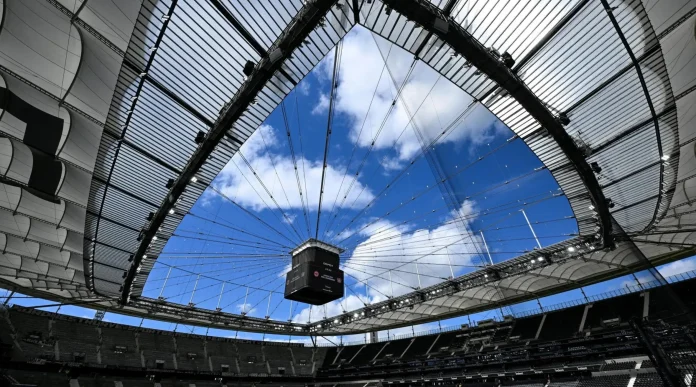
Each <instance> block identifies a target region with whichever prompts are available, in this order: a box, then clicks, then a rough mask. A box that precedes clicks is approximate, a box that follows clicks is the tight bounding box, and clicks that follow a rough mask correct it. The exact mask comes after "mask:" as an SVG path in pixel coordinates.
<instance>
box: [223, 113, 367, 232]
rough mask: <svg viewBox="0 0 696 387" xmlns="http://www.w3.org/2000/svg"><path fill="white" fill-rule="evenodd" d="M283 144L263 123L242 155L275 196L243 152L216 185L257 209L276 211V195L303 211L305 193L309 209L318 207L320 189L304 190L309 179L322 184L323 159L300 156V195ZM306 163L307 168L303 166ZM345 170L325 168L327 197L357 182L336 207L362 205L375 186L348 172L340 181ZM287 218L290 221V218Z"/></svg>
mask: <svg viewBox="0 0 696 387" xmlns="http://www.w3.org/2000/svg"><path fill="white" fill-rule="evenodd" d="M283 140H284V138H283ZM283 147H287V144H284V143H282V142H281V140H280V139H279V136H278V135H277V134H276V131H275V130H274V129H273V128H272V127H271V126H269V125H261V127H259V129H257V130H256V132H255V133H254V134H253V135H252V136H251V137H249V139H248V140H247V141H246V142H245V143H244V145H243V146H242V148H241V155H244V157H245V158H246V159H247V161H248V162H249V164H250V165H251V166H252V168H253V170H254V172H256V173H257V176H258V177H259V179H260V180H261V181H263V182H264V185H265V186H266V188H267V189H268V190H269V192H270V193H271V195H272V197H273V198H271V197H270V196H269V195H268V193H267V192H266V190H265V189H264V188H263V186H261V184H260V183H259V182H258V180H257V179H256V177H255V176H254V173H253V172H252V171H251V170H250V169H249V167H248V166H247V165H246V164H245V163H244V161H243V160H242V157H241V155H240V154H236V155H235V156H234V157H232V160H230V162H229V163H227V165H226V166H225V168H223V170H222V171H221V172H220V174H219V175H218V178H217V179H216V181H215V186H216V188H217V189H218V190H220V191H221V192H222V193H223V194H225V195H226V196H228V197H230V198H234V200H235V201H236V202H237V203H239V204H240V205H242V206H244V207H247V208H252V209H254V210H255V211H261V210H263V209H266V208H270V209H271V210H274V211H275V210H276V205H275V203H274V202H273V199H275V201H276V202H277V203H278V206H279V207H280V208H281V209H283V210H300V211H302V198H303V197H304V200H305V202H306V203H307V205H308V206H309V208H310V210H313V209H315V208H317V206H318V204H319V190H318V189H309V192H304V185H305V179H306V186H307V187H319V186H320V184H321V175H322V164H321V161H311V160H307V159H304V158H297V166H298V172H299V173H300V181H301V182H302V185H303V187H302V191H303V193H302V195H303V196H300V192H299V189H298V187H297V179H296V177H295V169H294V165H293V163H292V159H291V158H290V156H288V155H286V152H283V150H284V148H283ZM303 163H304V168H302V164H303ZM344 172H345V170H344V169H343V167H341V166H336V165H329V166H328V167H327V168H326V182H325V185H324V187H325V188H324V196H325V197H328V198H335V197H338V196H339V191H338V190H339V189H342V191H341V192H340V194H341V195H340V196H341V197H342V196H343V195H345V194H346V192H345V191H347V188H348V187H349V186H350V185H351V183H353V182H354V184H353V189H352V190H351V192H349V193H348V198H347V199H346V200H345V201H343V202H340V201H339V203H337V207H338V206H345V207H349V206H352V207H353V208H363V207H364V206H365V205H367V203H369V202H370V201H371V200H372V199H373V198H374V195H373V193H372V190H371V189H370V188H368V187H365V186H364V184H363V183H361V182H360V181H359V180H357V179H356V178H355V176H345V181H344V182H343V185H341V181H342V180H343V179H344ZM303 175H304V176H303ZM363 189H364V191H363ZM361 192H362V193H361ZM358 195H359V196H358ZM295 216H297V215H296V214H288V218H289V219H290V220H293V219H294V217H295ZM285 220H286V221H287V220H288V219H285Z"/></svg>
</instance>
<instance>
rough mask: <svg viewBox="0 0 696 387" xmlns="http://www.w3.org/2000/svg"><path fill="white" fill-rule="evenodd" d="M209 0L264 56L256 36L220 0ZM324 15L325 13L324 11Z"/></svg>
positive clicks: (293, 82)
mask: <svg viewBox="0 0 696 387" xmlns="http://www.w3.org/2000/svg"><path fill="white" fill-rule="evenodd" d="M210 2H211V3H212V4H213V6H214V7H215V8H216V9H217V10H218V12H220V14H221V15H222V16H223V17H224V18H225V19H227V21H228V22H229V23H230V24H231V25H232V27H234V29H235V30H237V32H239V34H240V35H242V37H243V38H244V40H246V41H247V43H249V44H250V45H251V47H252V48H253V49H254V51H256V53H257V54H259V55H261V58H264V57H265V56H266V55H267V53H266V49H265V48H263V46H262V45H261V44H260V43H259V42H258V40H256V38H254V36H253V35H252V34H251V33H249V31H247V29H246V28H245V27H244V26H243V25H242V23H240V22H239V20H237V18H236V17H234V15H232V13H231V12H230V11H229V10H228V9H227V7H225V6H224V5H223V4H222V3H221V2H220V0H210ZM335 2H336V1H335V0H334V1H333V3H335ZM332 5H333V4H332ZM327 13H328V11H327ZM324 15H326V13H325V14H324ZM322 16H323V15H322ZM271 49H273V47H271ZM277 71H278V72H279V73H281V74H283V76H284V77H285V78H287V80H288V81H290V82H291V83H292V85H293V86H297V82H295V80H294V79H292V77H291V76H290V74H288V73H287V72H286V71H285V70H283V69H282V68H280V67H279V68H278V70H277Z"/></svg>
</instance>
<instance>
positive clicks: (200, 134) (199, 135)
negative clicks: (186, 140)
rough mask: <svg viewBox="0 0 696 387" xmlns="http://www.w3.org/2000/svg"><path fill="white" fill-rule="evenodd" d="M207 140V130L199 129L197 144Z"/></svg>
mask: <svg viewBox="0 0 696 387" xmlns="http://www.w3.org/2000/svg"><path fill="white" fill-rule="evenodd" d="M203 140H205V132H204V131H202V130H199V131H198V133H196V139H195V141H196V144H200V143H202V142H203Z"/></svg>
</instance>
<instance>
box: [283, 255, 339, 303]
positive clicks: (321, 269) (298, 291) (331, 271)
mask: <svg viewBox="0 0 696 387" xmlns="http://www.w3.org/2000/svg"><path fill="white" fill-rule="evenodd" d="M312 250H318V251H312ZM305 253H306V254H305ZM292 261H293V262H292V270H290V271H289V272H288V274H287V276H286V278H285V298H286V299H288V300H294V301H299V302H304V303H307V304H311V305H324V304H326V303H327V302H329V301H333V300H336V299H339V298H341V297H343V293H344V286H343V271H342V270H341V269H339V268H338V263H339V258H338V254H334V253H332V252H330V251H326V250H322V249H320V248H316V247H310V248H307V249H305V250H304V251H302V252H300V253H299V254H297V255H296V256H294V257H293V258H292Z"/></svg>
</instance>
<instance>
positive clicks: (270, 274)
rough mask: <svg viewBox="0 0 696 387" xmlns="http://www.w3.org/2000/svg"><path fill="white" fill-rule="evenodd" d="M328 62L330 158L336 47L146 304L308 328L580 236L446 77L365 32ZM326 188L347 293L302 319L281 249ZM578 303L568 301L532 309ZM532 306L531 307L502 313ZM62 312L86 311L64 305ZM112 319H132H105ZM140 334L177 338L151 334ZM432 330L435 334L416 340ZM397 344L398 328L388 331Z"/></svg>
mask: <svg viewBox="0 0 696 387" xmlns="http://www.w3.org/2000/svg"><path fill="white" fill-rule="evenodd" d="M338 63H339V66H338V68H339V69H340V71H339V72H338V74H337V78H336V82H335V84H334V86H335V89H334V100H333V114H334V115H333V121H332V122H333V124H332V126H331V136H330V141H328V143H329V147H328V149H326V147H325V145H326V144H327V122H328V115H329V107H330V105H331V94H332V93H331V91H332V78H333V70H334V67H335V66H334V52H333V51H332V52H330V53H329V55H328V56H327V57H326V58H325V59H324V60H323V61H322V62H321V64H320V65H319V66H317V67H316V68H315V69H314V70H313V71H312V72H311V73H310V74H309V75H308V76H307V77H306V78H305V79H304V80H303V81H302V82H301V83H300V85H298V87H297V88H296V89H295V90H294V91H293V92H292V93H290V94H289V95H288V96H287V98H286V99H285V101H284V103H283V105H284V106H279V107H278V108H277V109H276V110H275V111H274V112H273V113H272V114H271V116H270V117H268V119H267V120H266V121H265V122H264V124H263V125H262V126H261V127H260V128H259V129H258V130H257V131H256V132H255V133H254V134H253V135H252V136H251V137H250V138H249V140H248V141H247V142H246V143H245V144H244V146H242V148H241V150H240V152H239V153H238V154H237V155H236V156H234V157H233V158H232V160H230V162H229V163H228V164H227V165H226V167H225V168H224V169H223V171H222V172H221V173H220V175H219V176H218V177H217V178H216V179H215V181H214V182H213V183H212V187H211V188H209V189H208V190H207V191H206V192H205V194H204V195H203V196H202V197H201V198H200V200H199V201H198V203H197V204H196V205H195V206H194V208H193V209H192V210H191V213H192V215H189V216H187V217H186V218H185V219H184V221H183V222H182V223H181V225H180V226H179V229H178V230H177V232H176V233H175V236H174V237H173V238H172V239H171V240H170V241H169V243H168V245H167V247H166V248H165V250H164V252H163V254H162V255H161V256H160V258H159V259H158V261H157V263H156V265H155V269H154V271H153V272H152V274H150V277H149V279H148V283H147V285H146V288H145V291H144V295H145V296H148V297H153V298H156V297H158V296H160V295H161V296H162V297H164V298H166V299H167V300H169V301H172V302H177V303H182V304H188V303H189V302H192V303H194V304H195V305H196V306H199V307H203V308H210V309H215V308H216V307H220V308H222V309H223V310H224V311H227V312H231V313H240V312H244V313H247V314H248V315H250V316H255V317H264V316H267V315H268V316H270V317H271V318H273V319H277V320H283V321H286V320H292V321H296V322H301V323H306V322H308V321H317V320H319V319H322V318H324V317H331V316H333V315H336V314H340V313H342V312H344V311H350V310H353V309H356V308H360V307H362V306H364V305H365V304H369V303H373V302H378V301H382V300H384V299H386V298H387V297H390V296H396V295H400V294H404V293H407V292H410V291H413V290H415V289H416V288H417V287H419V286H420V287H425V286H429V285H432V284H435V283H438V282H441V281H443V280H444V279H447V278H448V277H450V276H459V275H462V274H465V273H468V272H470V271H473V270H476V268H477V267H480V266H481V265H483V264H485V263H487V262H490V261H493V262H500V261H503V260H506V259H510V258H513V257H516V256H518V255H520V254H521V253H523V252H525V251H529V250H531V249H533V248H535V247H536V246H537V243H539V244H541V245H542V246H546V245H550V244H553V243H556V242H559V241H562V240H565V239H567V238H570V237H572V235H573V234H574V233H575V232H577V227H576V224H575V221H574V220H573V219H567V217H568V216H570V215H572V211H571V210H570V208H569V206H568V203H567V200H566V199H565V198H564V197H563V196H559V195H558V193H559V191H558V185H557V183H556V182H555V180H554V179H553V177H552V176H551V174H550V173H549V172H548V171H546V170H543V169H540V168H539V167H541V166H542V164H541V163H540V161H539V160H538V159H537V158H536V156H535V155H534V154H533V153H532V152H531V151H530V150H529V149H528V148H527V147H526V146H525V144H524V143H523V142H522V141H521V140H519V139H512V140H511V138H512V137H513V134H512V132H511V131H510V130H509V129H508V128H507V127H506V126H505V125H504V124H503V123H501V122H500V121H498V120H497V119H496V118H495V117H494V116H493V115H492V114H490V113H489V112H488V110H487V109H486V108H485V107H483V106H481V105H480V104H478V103H475V102H474V101H472V98H471V97H470V96H469V95H467V94H466V93H464V92H463V91H461V90H460V89H458V88H457V87H455V86H454V85H452V84H451V83H450V82H449V81H448V80H447V79H444V78H442V77H440V76H439V75H438V74H437V73H436V72H435V71H433V70H432V69H430V68H429V67H427V66H426V65H424V64H423V63H421V62H414V60H413V56H412V55H411V54H408V53H406V52H404V51H403V50H401V49H400V48H398V47H396V46H392V45H391V44H390V43H388V42H386V41H384V40H382V39H381V38H379V37H376V36H373V35H372V34H371V33H370V32H368V31H367V30H364V29H362V28H361V27H356V28H355V29H353V30H352V31H351V32H350V33H349V34H348V35H347V36H346V37H345V39H344V41H343V43H342V49H341V55H340V56H339V62H338ZM283 110H285V111H283ZM325 151H326V155H327V157H326V160H327V162H326V164H325V165H324V162H323V160H324V155H325ZM322 177H323V178H324V185H323V187H324V189H323V195H321V196H322V201H321V202H322V207H321V217H320V219H319V226H318V235H319V238H320V239H322V240H325V241H327V242H329V243H333V244H336V245H338V246H340V247H342V248H344V249H345V250H346V251H345V253H344V254H342V255H341V264H342V266H343V270H344V271H345V273H346V280H345V284H346V290H345V297H344V298H342V299H340V300H337V301H334V302H330V303H328V304H327V305H325V306H321V307H312V308H310V307H309V306H308V305H304V304H298V303H291V302H289V301H287V300H284V299H283V294H282V293H283V290H284V289H283V287H284V278H285V273H286V272H287V271H288V267H289V261H290V256H289V254H288V252H289V251H290V250H291V249H292V248H294V247H295V246H296V245H297V244H299V243H300V242H301V241H303V240H305V239H307V238H308V237H314V235H315V233H316V230H317V214H318V209H319V202H320V192H321V187H322ZM522 209H524V211H525V212H526V214H527V216H528V217H529V219H530V221H531V222H532V223H533V228H534V231H535V232H536V234H537V236H538V242H537V240H535V239H534V237H533V236H532V233H531V231H530V229H529V227H528V225H527V223H526V221H525V219H524V217H523V215H522V213H521V212H520V210H522ZM484 239H485V242H486V243H485V244H484ZM488 252H490V254H489V253H488ZM694 268H695V267H694V262H693V261H691V260H689V261H681V262H677V263H674V264H671V265H668V266H666V267H664V268H662V271H663V273H664V274H665V275H671V274H676V273H677V272H682V271H688V270H693V269H694ZM638 278H639V279H640V280H643V279H646V277H644V276H642V275H638ZM632 283H635V281H634V279H633V278H632V277H622V278H619V279H616V280H613V281H610V282H607V283H602V284H598V285H593V286H591V287H588V288H586V289H585V292H586V294H588V295H592V294H598V293H601V292H604V291H607V290H612V289H616V288H618V287H622V286H626V285H630V284H632ZM580 298H582V295H581V293H580V291H579V290H574V291H570V292H566V293H564V294H561V295H555V296H551V297H547V298H544V299H542V300H540V302H541V303H542V304H543V305H551V304H555V303H559V302H563V301H567V300H569V299H580ZM26 302H31V301H26ZM536 307H537V303H536V302H528V303H524V304H521V305H517V306H513V307H512V308H511V311H513V312H519V311H524V310H527V309H533V308H536ZM63 311H64V312H68V313H72V314H76V315H85V314H89V312H88V311H86V310H84V309H80V308H74V307H71V308H68V307H66V309H65V310H63ZM496 313H498V311H490V312H484V313H480V314H477V315H475V316H468V317H467V316H465V317H459V318H456V319H450V320H447V321H444V322H442V325H443V326H444V325H456V324H461V323H466V322H468V321H469V319H470V318H471V319H473V320H477V319H483V318H490V317H493V316H494V315H495V314H496ZM109 319H110V320H111V321H115V322H124V323H132V324H136V325H137V324H139V322H140V320H138V319H131V318H126V317H122V316H116V315H109ZM145 326H149V327H156V328H164V329H173V328H174V325H173V324H165V323H159V322H146V323H145ZM437 327H438V324H437V323H431V324H425V325H422V326H418V327H415V328H414V329H415V330H416V331H422V330H427V329H433V328H437ZM180 329H184V330H186V329H188V328H180ZM191 329H192V328H191ZM197 332H200V328H198V330H197ZM409 332H411V328H410V327H409V328H401V329H397V330H393V331H391V332H389V334H391V335H394V334H402V333H409ZM217 334H218V335H221V336H232V337H234V336H235V335H239V336H238V337H245V338H260V336H259V335H254V334H246V333H236V332H224V331H220V332H217ZM383 334H386V332H385V333H383ZM278 339H290V338H278ZM344 339H345V341H351V339H359V338H344Z"/></svg>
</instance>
